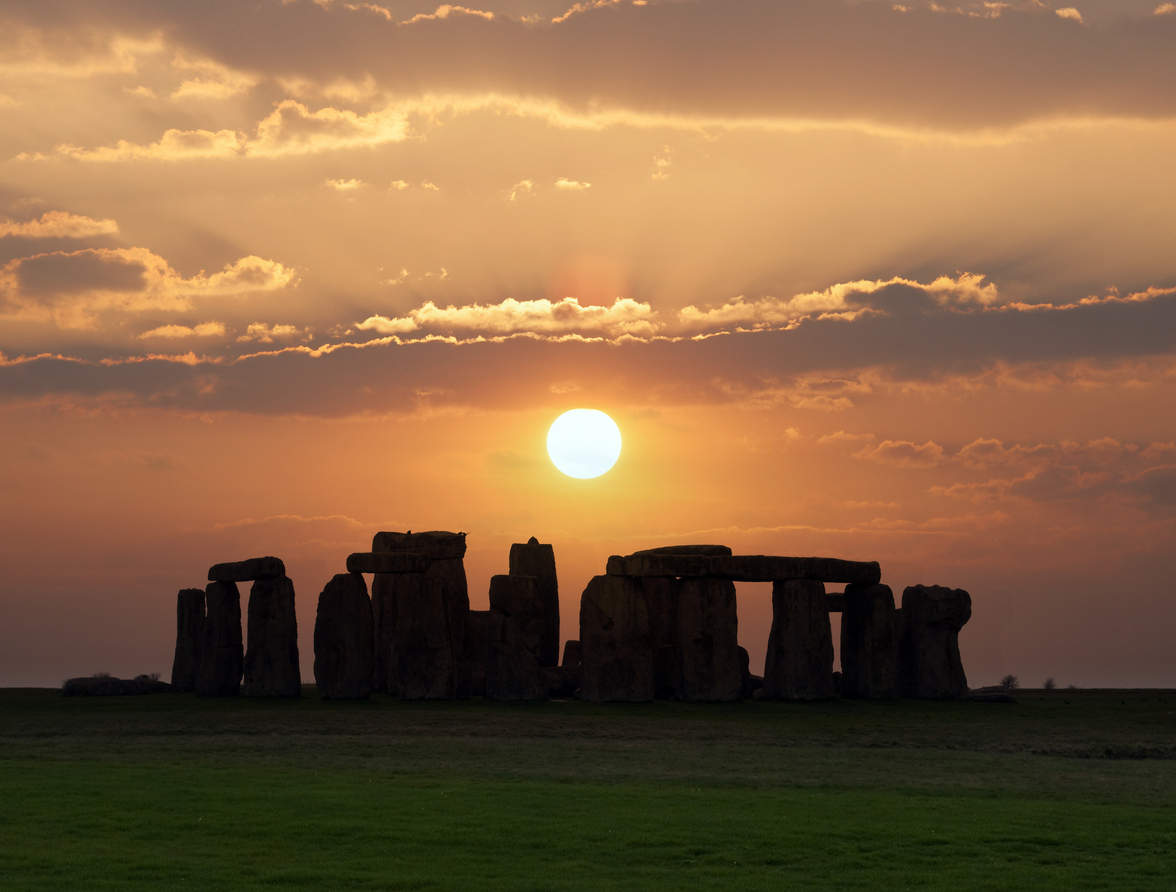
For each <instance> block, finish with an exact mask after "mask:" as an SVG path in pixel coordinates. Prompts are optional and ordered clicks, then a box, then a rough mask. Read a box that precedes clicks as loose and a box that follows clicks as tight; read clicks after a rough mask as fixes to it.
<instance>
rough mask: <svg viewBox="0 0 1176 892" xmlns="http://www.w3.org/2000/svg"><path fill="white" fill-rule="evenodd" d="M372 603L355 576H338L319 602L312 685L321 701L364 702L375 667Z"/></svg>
mask: <svg viewBox="0 0 1176 892" xmlns="http://www.w3.org/2000/svg"><path fill="white" fill-rule="evenodd" d="M374 651H375V648H374V634H373V630H372V602H371V599H369V598H368V593H367V583H365V582H364V580H363V576H361V575H360V574H358V573H338V574H336V575H335V576H333V577H332V578H331V581H330V582H328V583H327V585H326V588H324V589H323V591H322V594H320V595H319V599H318V611H317V613H316V615H315V621H314V681H315V684H316V685H318V690H319V696H320V697H322V698H323V699H324V700H364V699H366V698H367V697H368V696H369V695H370V694H371V692H372V673H373V665H374V663H375V652H374Z"/></svg>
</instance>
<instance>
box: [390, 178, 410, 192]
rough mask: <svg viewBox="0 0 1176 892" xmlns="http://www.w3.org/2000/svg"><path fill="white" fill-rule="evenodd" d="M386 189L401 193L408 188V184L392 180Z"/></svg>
mask: <svg viewBox="0 0 1176 892" xmlns="http://www.w3.org/2000/svg"><path fill="white" fill-rule="evenodd" d="M388 188H389V189H395V190H396V191H397V192H403V191H404V190H405V189H407V188H408V183H406V182H404V180H393V181H392V184H391V185H390V186H389V187H388Z"/></svg>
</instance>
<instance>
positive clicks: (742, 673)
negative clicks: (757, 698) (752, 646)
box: [739, 647, 764, 698]
mask: <svg viewBox="0 0 1176 892" xmlns="http://www.w3.org/2000/svg"><path fill="white" fill-rule="evenodd" d="M763 686H764V680H763V678H761V677H760V676H758V675H752V674H751V655H750V654H748V652H747V648H745V647H741V648H739V689H740V692H741V693H742V694H743V696H744V697H749V698H750V697H753V696H754V695H755V692H756V691H758V690H761V689H762V688H763Z"/></svg>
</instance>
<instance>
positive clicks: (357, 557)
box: [347, 551, 433, 573]
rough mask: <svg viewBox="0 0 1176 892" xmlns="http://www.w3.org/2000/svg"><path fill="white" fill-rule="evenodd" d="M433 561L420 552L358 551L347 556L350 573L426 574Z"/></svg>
mask: <svg viewBox="0 0 1176 892" xmlns="http://www.w3.org/2000/svg"><path fill="white" fill-rule="evenodd" d="M432 561H433V559H432V558H431V557H429V556H428V555H427V554H420V553H419V552H399V551H392V552H389V551H383V552H376V551H357V552H355V554H349V555H347V572H348V573H424V572H425V571H426V570H428V569H429V564H430V563H432Z"/></svg>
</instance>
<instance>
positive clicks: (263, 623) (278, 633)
mask: <svg viewBox="0 0 1176 892" xmlns="http://www.w3.org/2000/svg"><path fill="white" fill-rule="evenodd" d="M247 615H248V620H249V621H248V624H247V625H246V638H247V643H248V646H247V647H246V649H245V696H246V697H301V696H302V672H301V670H300V669H299V666H298V619H297V617H296V616H295V611H294V583H293V582H291V581H290V577H288V576H277V577H274V576H267V577H263V578H261V579H258V580H257V581H255V582H254V583H253V588H251V589H250V590H249V608H248V612H247Z"/></svg>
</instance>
